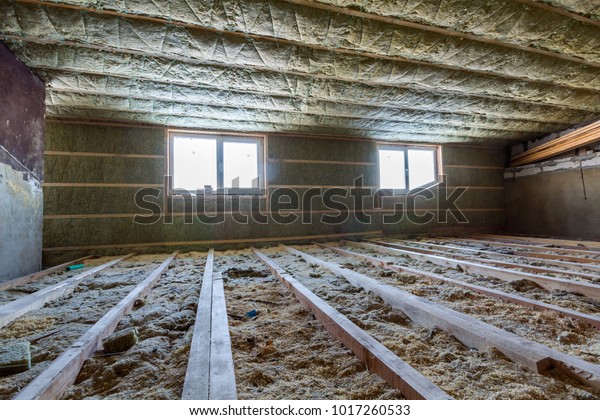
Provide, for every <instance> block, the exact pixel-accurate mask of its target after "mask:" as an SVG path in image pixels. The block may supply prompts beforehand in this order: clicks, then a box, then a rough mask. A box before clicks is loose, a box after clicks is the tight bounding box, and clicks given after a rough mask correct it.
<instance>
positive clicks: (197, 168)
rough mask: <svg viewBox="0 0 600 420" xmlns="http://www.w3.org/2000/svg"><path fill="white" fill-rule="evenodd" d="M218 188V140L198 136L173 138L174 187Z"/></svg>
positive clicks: (188, 188) (190, 188) (186, 188)
mask: <svg viewBox="0 0 600 420" xmlns="http://www.w3.org/2000/svg"><path fill="white" fill-rule="evenodd" d="M205 185H211V186H212V188H217V140H216V139H205V138H196V137H177V136H176V137H174V138H173V188H176V189H185V190H201V189H204V186H205Z"/></svg>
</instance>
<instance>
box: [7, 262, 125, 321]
mask: <svg viewBox="0 0 600 420" xmlns="http://www.w3.org/2000/svg"><path fill="white" fill-rule="evenodd" d="M132 255H135V253H133V254H129V255H125V256H123V257H119V258H117V259H114V260H112V261H109V262H107V263H106V264H102V265H99V266H97V267H94V268H92V269H91V270H88V271H85V272H83V273H81V274H78V275H77V276H75V277H72V278H70V279H67V280H64V281H61V282H60V283H57V284H54V285H52V286H48V287H46V288H44V289H42V290H38V291H37V292H35V293H32V294H30V295H27V296H23V297H22V298H19V299H17V300H13V301H12V302H9V303H7V304H6V305H4V306H1V307H0V328H2V327H4V326H5V325H7V324H9V323H10V322H12V321H14V320H15V319H17V318H19V317H21V316H23V315H24V314H26V313H27V312H30V311H33V310H36V309H39V308H41V307H43V306H44V305H45V304H46V303H49V302H54V301H55V300H58V299H60V298H61V297H63V296H67V295H69V294H71V293H72V292H73V290H74V289H75V287H76V286H77V285H78V284H79V283H81V282H82V281H83V280H84V279H85V278H86V277H89V276H92V275H94V274H96V273H98V272H99V271H101V270H104V269H105V268H108V267H110V266H113V265H115V264H117V263H118V262H120V261H123V260H124V259H125V258H129V257H131V256H132Z"/></svg>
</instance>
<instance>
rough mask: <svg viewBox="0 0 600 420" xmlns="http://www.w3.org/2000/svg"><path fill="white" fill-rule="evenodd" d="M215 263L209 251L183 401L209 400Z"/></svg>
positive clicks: (182, 395) (212, 253)
mask: <svg viewBox="0 0 600 420" xmlns="http://www.w3.org/2000/svg"><path fill="white" fill-rule="evenodd" d="M213 261H214V250H213V249H211V250H210V251H208V256H207V257H206V264H205V266H204V275H203V277H202V289H201V291H200V297H199V299H198V308H197V310H196V322H195V323H194V331H193V336H192V343H191V345H190V354H189V356H188V366H187V370H186V372H185V381H184V383H183V392H182V394H181V399H182V400H208V385H209V373H210V331H211V317H212V283H213Z"/></svg>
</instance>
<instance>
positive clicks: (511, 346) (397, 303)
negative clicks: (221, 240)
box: [285, 247, 600, 389]
mask: <svg viewBox="0 0 600 420" xmlns="http://www.w3.org/2000/svg"><path fill="white" fill-rule="evenodd" d="M285 248H286V249H287V250H288V252H290V253H292V254H294V255H297V256H301V257H302V258H304V259H305V260H306V261H307V262H309V263H312V264H318V265H320V266H321V267H323V268H326V269H328V270H329V271H331V272H333V273H334V274H336V275H339V276H343V277H344V278H346V280H348V282H349V283H350V284H352V285H353V286H354V287H357V288H362V289H364V290H366V291H369V292H372V293H374V294H376V295H378V296H380V297H381V298H382V299H383V300H384V301H385V302H386V303H387V304H388V305H390V306H391V307H392V308H394V309H396V310H400V311H402V312H403V313H405V314H406V315H407V316H408V317H409V318H410V319H411V320H412V321H413V322H415V323H417V324H420V325H423V326H426V327H429V328H433V327H438V328H440V329H442V330H444V331H446V332H447V333H448V334H450V335H452V336H454V337H455V338H456V339H457V340H458V341H460V342H461V343H463V344H464V345H466V346H468V347H475V348H477V349H479V350H486V349H490V348H496V349H497V350H498V351H500V352H501V353H503V354H504V355H505V356H506V357H508V358H509V359H511V360H512V361H513V362H515V363H518V364H520V365H521V366H523V367H525V368H528V369H530V370H532V371H534V372H538V373H544V372H546V371H548V370H549V369H550V368H559V369H565V371H566V372H567V373H568V374H569V375H570V376H572V377H574V378H576V379H577V380H579V381H580V382H582V383H584V384H586V385H588V386H591V387H593V388H595V389H600V365H597V364H594V363H590V362H586V361H585V360H582V359H580V358H577V357H574V356H570V355H568V354H564V353H561V352H559V351H556V350H553V349H551V348H549V347H546V346H544V345H542V344H539V343H537V342H534V341H531V340H528V339H525V338H523V337H519V336H517V335H516V334H513V333H510V332H508V331H505V330H502V329H500V328H497V327H495V326H493V325H490V324H487V323H485V322H483V321H480V320H478V319H476V318H474V317H472V316H469V315H466V314H463V313H460V312H457V311H454V310H452V309H449V308H447V307H445V306H443V305H439V304H437V303H434V302H431V301H429V300H427V299H424V298H421V297H418V296H415V295H413V294H411V293H408V292H404V291H402V290H400V289H398V288H395V287H393V286H389V285H387V284H384V283H381V282H379V281H377V280H375V279H373V278H371V277H367V276H365V275H363V274H360V273H357V272H355V271H352V270H349V269H347V268H342V267H341V266H340V265H339V264H335V263H330V262H327V261H323V260H321V259H319V258H316V257H314V256H312V255H309V254H306V253H304V252H301V251H298V250H297V249H294V248H290V247H285Z"/></svg>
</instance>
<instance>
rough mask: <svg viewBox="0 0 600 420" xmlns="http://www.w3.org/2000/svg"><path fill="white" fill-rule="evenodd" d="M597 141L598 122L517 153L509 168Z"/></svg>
mask: <svg viewBox="0 0 600 420" xmlns="http://www.w3.org/2000/svg"><path fill="white" fill-rule="evenodd" d="M598 141H600V121H596V122H593V123H592V124H588V125H586V126H585V127H581V128H578V129H577V130H574V131H571V132H570V133H568V134H565V135H563V136H560V137H558V138H557V139H554V140H551V141H549V142H547V143H544V144H542V145H540V146H537V147H534V148H533V149H529V150H527V151H525V152H522V153H519V154H517V155H515V156H513V157H512V158H511V159H510V166H511V167H515V166H523V165H529V164H531V163H536V162H541V161H543V160H547V159H550V158H552V157H554V156H558V155H561V154H563V153H566V152H570V151H571V150H575V149H578V148H580V147H584V146H587V145H589V144H592V143H597V142H598Z"/></svg>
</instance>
